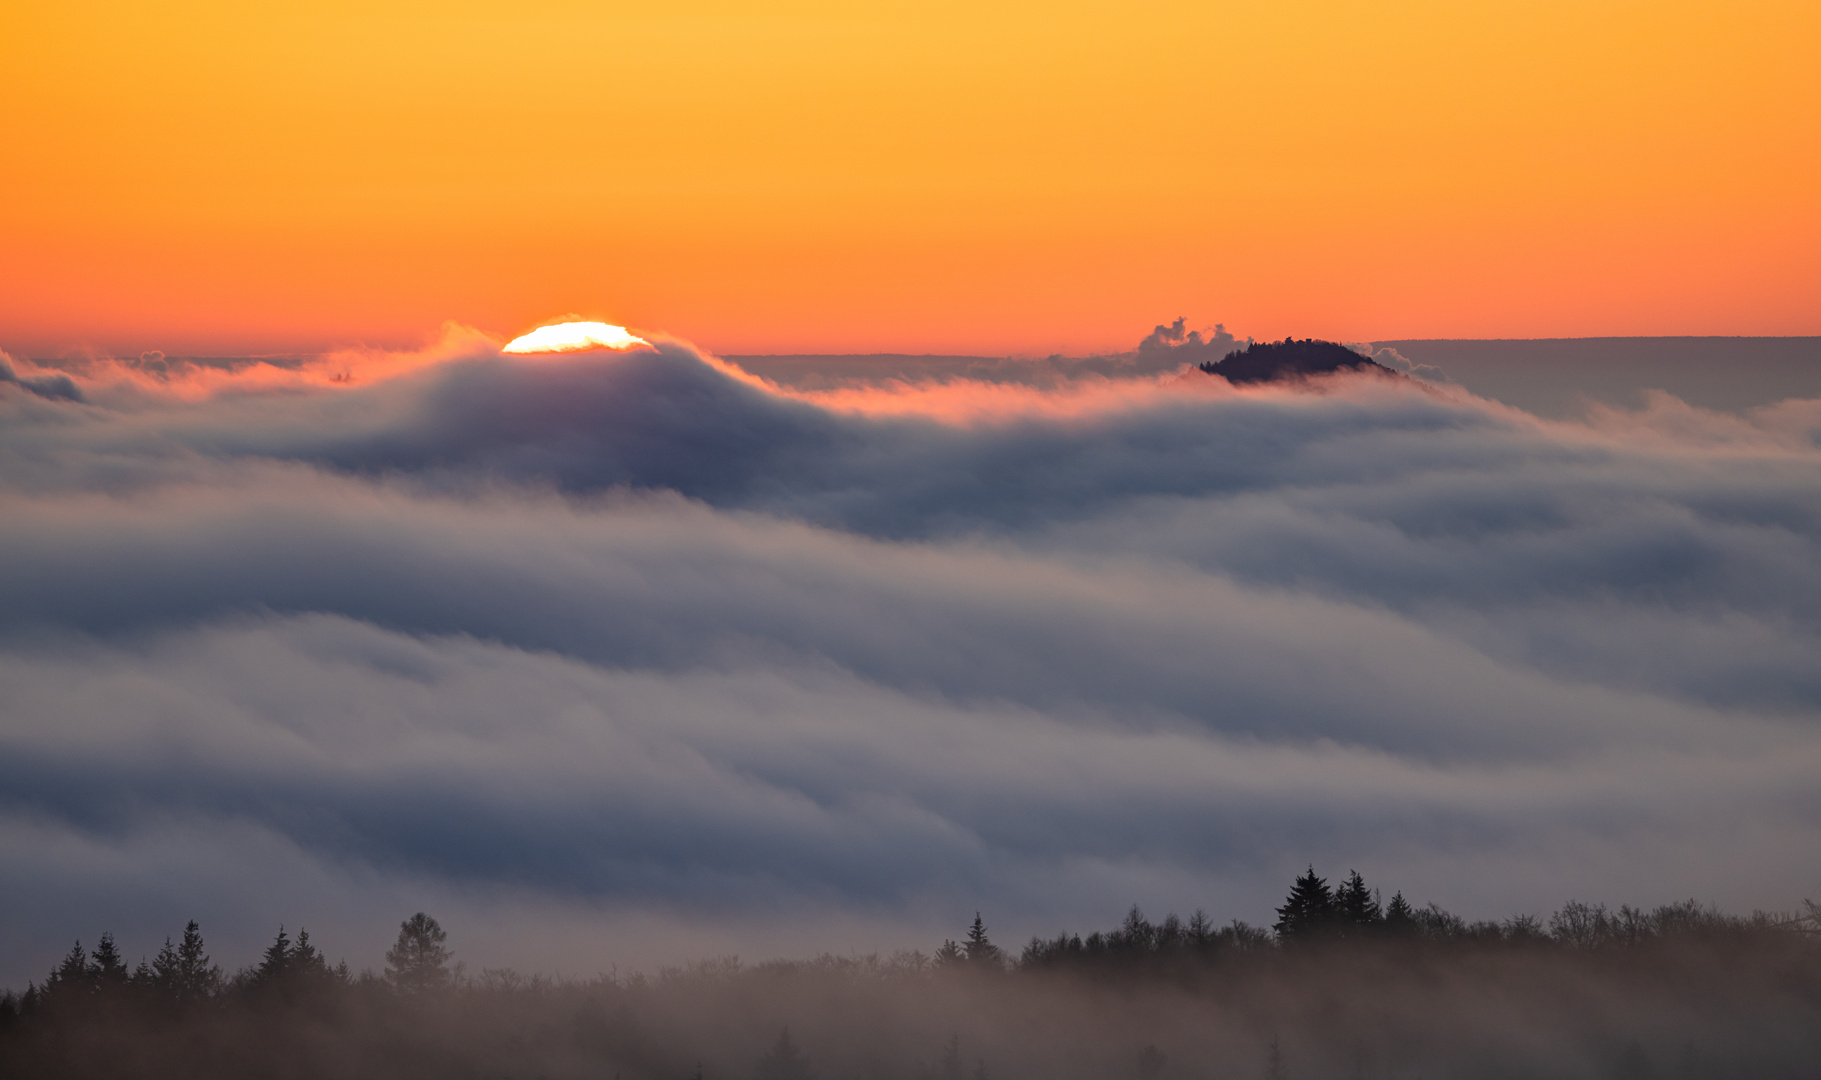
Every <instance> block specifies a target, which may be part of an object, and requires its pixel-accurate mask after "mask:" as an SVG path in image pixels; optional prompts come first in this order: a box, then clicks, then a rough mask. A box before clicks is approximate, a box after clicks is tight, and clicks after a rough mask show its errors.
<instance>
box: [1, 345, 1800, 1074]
mask: <svg viewBox="0 0 1821 1080" xmlns="http://www.w3.org/2000/svg"><path fill="white" fill-rule="evenodd" d="M651 337H652V344H651V345H650V346H649V347H642V348H636V349H633V350H631V351H628V352H625V353H601V352H594V353H578V354H573V355H549V356H531V357H520V356H512V355H507V354H503V353H502V352H501V351H500V349H499V346H498V344H497V343H496V342H493V341H492V340H490V339H487V338H485V337H484V336H482V335H479V334H476V333H472V332H468V331H464V330H461V329H460V328H454V329H451V330H450V332H449V333H448V334H447V335H446V336H445V337H444V338H443V339H442V340H440V341H438V342H436V343H433V344H432V345H430V346H427V347H426V348H424V349H423V350H419V351H415V352H407V353H389V352H381V351H375V350H350V351H348V352H345V353H336V354H327V355H324V356H320V357H308V358H301V359H300V358H281V359H279V360H276V361H274V362H266V361H263V360H260V359H258V358H243V359H240V360H232V361H229V360H221V361H218V362H208V363H204V362H198V361H190V360H183V359H180V358H172V357H165V356H162V355H153V354H146V355H143V356H140V357H123V358H115V357H104V356H85V357H80V358H76V359H66V360H61V361H58V362H56V363H51V362H48V361H47V362H44V363H37V362H34V361H31V360H27V359H24V358H19V357H8V358H4V364H5V366H4V368H0V466H3V467H0V911H4V912H5V913H6V919H5V929H4V931H3V932H0V987H6V988H10V990H9V991H8V995H9V996H8V997H7V998H6V1003H5V1007H4V1010H0V1012H3V1013H4V1017H5V1022H6V1024H7V1027H6V1031H5V1034H4V1035H0V1044H3V1045H4V1047H5V1049H4V1053H5V1054H6V1055H9V1056H8V1057H7V1058H6V1059H5V1060H6V1061H7V1062H9V1063H10V1064H8V1065H7V1066H6V1068H8V1069H11V1070H13V1071H14V1072H16V1073H17V1074H18V1075H45V1076H52V1075H60V1076H78V1075H147V1076H154V1075H166V1074H170V1075H176V1074H179V1073H181V1074H183V1075H194V1076H205V1075H270V1076H306V1075H350V1076H352V1075H381V1074H385V1075H394V1076H397V1075H426V1076H427V1075H464V1076H467V1075H472V1076H489V1077H495V1076H514V1077H525V1076H539V1075H543V1076H550V1077H557V1076H604V1075H613V1074H619V1075H621V1076H623V1077H625V1078H626V1080H632V1078H633V1077H645V1076H650V1077H666V1076H675V1077H678V1078H684V1077H689V1076H695V1075H698V1071H699V1075H700V1076H702V1077H703V1078H704V1080H706V1078H708V1077H753V1076H756V1077H757V1078H758V1080H809V1078H815V1080H835V1078H837V1077H843V1076H850V1075H851V1076H857V1077H881V1078H884V1077H905V1078H923V1077H935V1076H942V1077H949V1076H959V1075H966V1076H970V1077H1001V1076H1002V1077H1022V1076H1038V1075H1050V1076H1083V1077H1087V1076H1099V1077H1108V1076H1111V1077H1132V1078H1136V1080H1164V1078H1174V1077H1184V1078H1187V1077H1202V1076H1208V1077H1213V1076H1260V1075H1263V1076H1309V1077H1313V1076H1335V1077H1340V1076H1355V1075H1358V1076H1416V1075H1424V1076H1438V1075H1462V1076H1587V1077H1596V1076H1598V1077H1605V1076H1615V1077H1616V1076H1625V1077H1634V1076H1690V1077H1696V1076H1701V1077H1705V1076H1753V1077H1757V1076H1783V1075H1789V1076H1796V1075H1804V1074H1803V1073H1802V1072H1801V1069H1803V1068H1805V1067H1806V1065H1805V1063H1806V1062H1812V1061H1813V1060H1816V1054H1815V1051H1816V1050H1817V1049H1818V1048H1817V1047H1816V1046H1815V1045H1814V1042H1815V1036H1814V1035H1813V1034H1812V1032H1814V1031H1816V1030H1821V1024H1816V1023H1815V1020H1816V1019H1817V1017H1816V1016H1815V1011H1816V1008H1817V1003H1818V1002H1821V988H1818V987H1817V984H1816V982H1815V978H1816V976H1815V972H1816V970H1817V968H1816V965H1815V956H1814V952H1813V949H1814V937H1813V933H1812V930H1813V925H1814V924H1813V921H1812V918H1813V915H1812V911H1811V909H1808V908H1805V907H1804V906H1803V903H1804V900H1805V899H1807V898H1813V897H1816V896H1817V895H1821V882H1817V880H1816V877H1815V868H1816V867H1817V866H1821V802H1818V801H1817V799H1816V795H1815V792H1816V787H1815V784H1814V777H1815V776H1817V775H1821V727H1818V726H1817V721H1818V720H1821V669H1817V666H1816V665H1815V663H1814V657H1816V656H1817V655H1821V617H1818V613H1821V400H1817V399H1812V398H1801V397H1788V398H1784V399H1780V400H1776V401H1774V402H1770V403H1766V404H1759V405H1752V406H1747V407H1739V408H1735V409H1732V410H1731V411H1717V410H1712V409H1707V408H1702V407H1700V406H1698V405H1693V404H1690V403H1688V402H1686V401H1683V400H1681V399H1679V398H1676V397H1673V396H1671V395H1669V394H1667V393H1660V392H1659V393H1651V394H1645V395H1642V396H1640V397H1639V398H1638V399H1637V401H1636V402H1635V403H1634V404H1632V405H1629V406H1617V405H1610V404H1601V403H1598V402H1594V403H1591V404H1589V405H1588V406H1587V407H1586V408H1585V409H1583V410H1581V411H1580V413H1578V414H1577V415H1576V416H1574V417H1571V418H1564V417H1560V416H1557V417H1544V416H1539V415H1536V414H1535V413H1531V412H1526V411H1523V410H1521V409H1518V408H1514V407H1511V406H1510V405H1508V404H1505V403H1501V402H1499V401H1495V400H1490V399H1488V398H1486V397H1482V396H1479V395H1477V394H1476V393H1474V392H1473V390H1471V389H1470V388H1469V387H1468V386H1466V385H1463V383H1462V382H1461V381H1460V380H1458V379H1455V378H1453V377H1451V376H1450V375H1449V373H1448V372H1447V370H1446V369H1445V368H1444V367H1440V366H1437V365H1435V364H1429V363H1427V362H1426V361H1425V360H1424V359H1423V358H1422V357H1421V356H1420V355H1417V354H1415V353H1414V352H1413V353H1412V354H1411V355H1409V356H1406V355H1405V354H1404V353H1402V352H1400V351H1399V350H1398V349H1397V348H1391V347H1377V348H1374V347H1371V346H1362V347H1357V348H1350V347H1343V346H1339V345H1334V344H1331V343H1322V342H1315V341H1312V340H1310V339H1307V338H1303V339H1285V340H1284V341H1282V342H1252V341H1249V340H1243V339H1239V338H1236V337H1235V335H1234V334H1232V333H1230V332H1228V331H1227V330H1226V329H1225V328H1224V327H1213V328H1208V329H1205V330H1196V329H1191V328H1190V327H1189V326H1188V325H1187V323H1186V321H1184V320H1178V321H1176V322H1175V323H1167V324H1164V325H1161V326H1158V327H1157V328H1156V329H1155V330H1154V331H1153V332H1152V333H1151V334H1150V335H1149V336H1148V337H1146V338H1145V339H1144V340H1143V342H1142V343H1141V344H1140V345H1139V346H1138V347H1137V348H1135V349H1133V350H1132V351H1130V352H1127V353H1121V354H1117V355H1113V356H1101V357H1051V358H1045V359H1015V360H1014V359H993V358H988V359H985V360H979V361H976V360H971V359H963V360H960V361H956V362H954V363H953V364H951V365H950V366H949V367H946V368H944V367H941V366H940V365H938V366H937V369H935V370H932V369H931V368H930V366H929V365H928V364H923V363H922V362H920V361H919V362H916V363H913V362H912V360H914V359H915V358H906V359H905V362H904V363H902V364H899V365H898V366H896V367H892V366H889V365H887V366H883V367H873V368H867V367H864V366H863V365H858V364H857V362H856V364H850V365H848V366H847V367H842V366H841V365H839V364H836V365H834V366H833V367H825V368H822V369H816V370H813V371H812V370H809V369H808V368H807V367H804V366H803V365H799V369H800V370H798V371H797V373H796V375H795V376H791V377H789V378H786V377H785V374H787V373H780V371H779V370H774V371H773V374H775V375H778V377H777V378H775V379H773V378H769V377H765V366H764V365H763V364H759V363H754V364H753V365H752V367H753V370H747V369H744V368H742V367H740V366H738V365H735V364H732V363H729V362H727V361H725V360H723V359H721V358H718V357H715V356H713V355H712V354H710V353H708V352H706V351H705V350H702V349H699V348H697V347H695V346H693V345H691V344H689V343H687V342H683V341H678V340H673V339H668V338H663V337H661V336H658V335H655V334H654V335H651ZM776 367H778V368H782V367H789V365H788V364H782V363H781V364H780V365H777V366H776ZM1311 865H1313V866H1318V867H1331V868H1334V867H1345V866H1353V865H1358V866H1360V867H1362V868H1367V869H1369V870H1370V871H1371V873H1372V875H1373V881H1374V882H1375V883H1377V882H1383V883H1384V886H1385V889H1386V890H1388V891H1389V892H1390V895H1384V893H1383V892H1382V891H1380V890H1379V889H1376V888H1374V889H1370V890H1366V889H1364V887H1363V884H1362V885H1361V887H1360V888H1352V887H1351V886H1352V885H1353V884H1354V883H1356V882H1358V881H1359V879H1357V878H1354V877H1349V876H1342V875H1339V873H1338V871H1337V870H1336V871H1331V873H1333V874H1334V877H1333V878H1332V880H1324V881H1322V882H1320V883H1319V884H1320V888H1316V884H1315V878H1314V876H1313V873H1314V872H1313V871H1312V870H1310V869H1309V868H1310V866H1311ZM1305 874H1308V875H1310V877H1309V878H1308V879H1307V880H1300V879H1302V877H1303V875H1305ZM1299 880H1300V883H1299V884H1298V885H1297V886H1295V890H1300V892H1298V891H1294V890H1293V891H1292V893H1291V895H1290V896H1289V897H1288V898H1286V892H1285V890H1286V888H1289V887H1290V886H1289V884H1288V883H1290V882H1293V881H1299ZM1322 889H1327V890H1329V891H1328V892H1327V893H1326V899H1323V898H1322V896H1320V895H1316V896H1314V897H1313V898H1311V896H1310V895H1309V894H1310V891H1311V890H1314V892H1315V893H1318V894H1319V893H1321V890H1322ZM1336 890H1339V891H1336ZM1299 895H1300V896H1302V901H1298V900H1297V899H1296V898H1297V896H1299ZM1569 897H1591V898H1604V899H1606V900H1608V901H1609V902H1610V903H1611V904H1613V905H1615V906H1613V907H1610V908H1608V907H1602V906H1599V905H1598V904H1592V903H1591V902H1590V903H1589V904H1579V903H1572V902H1568V901H1567V899H1566V898H1569ZM1689 897H1695V898H1699V903H1695V902H1692V901H1688V900H1687V898H1689ZM1303 901H1307V902H1306V903H1304V902H1303ZM1299 904H1300V905H1301V906H1298V905H1299ZM1710 904H1711V905H1713V906H1709V905H1710ZM1134 905H1136V908H1134ZM1349 905H1351V906H1349ZM1197 906H1200V907H1202V908H1205V909H1206V910H1207V911H1209V912H1212V913H1214V914H1213V915H1210V916H1203V915H1198V914H1197V913H1196V911H1195V908H1196V907H1197ZM1286 906H1288V907H1289V908H1291V911H1290V913H1289V914H1286V913H1285V911H1284V910H1282V909H1284V908H1285V907H1286ZM1172 909H1175V910H1177V911H1178V912H1184V911H1186V912H1187V913H1186V914H1181V915H1180V916H1179V917H1163V918H1155V917H1154V916H1155V913H1157V912H1165V913H1167V912H1169V911H1171V910H1172ZM412 912H429V913H433V914H434V915H435V920H434V922H433V923H431V924H430V925H433V926H434V927H435V928H436V933H445V932H446V933H447V935H448V936H447V939H446V943H443V939H436V940H434V941H432V940H431V939H432V938H434V937H435V935H433V934H429V929H428V928H427V927H426V926H425V925H424V924H419V925H418V930H417V933H418V935H419V936H418V937H416V938H411V939H410V941H407V940H405V939H403V938H395V933H396V932H399V931H400V928H399V927H398V920H399V919H400V918H402V917H404V916H405V915H407V914H410V913H412ZM1145 912H1150V913H1153V917H1147V916H1146V915H1145V914H1143V913H1145ZM1298 912H1301V913H1302V914H1303V915H1307V925H1306V926H1305V925H1304V923H1303V922H1299V919H1301V918H1302V915H1299V914H1298ZM1728 912H1731V913H1734V914H1726V913H1728ZM1752 912H1756V913H1758V914H1747V913H1752ZM976 913H979V915H980V916H981V918H982V919H983V920H984V921H983V922H982V923H980V924H978V927H977V930H978V934H977V935H976V937H973V938H970V937H968V936H967V931H968V928H969V927H970V924H971V923H972V921H973V920H974V918H975V916H976ZM1450 913H1457V914H1450ZM1778 913H1782V914H1778ZM426 918H428V916H426ZM192 920H193V921H194V923H195V926H196V929H195V931H193V932H194V933H195V934H196V935H198V936H197V937H196V940H195V941H193V942H189V943H188V944H186V941H187V939H186V937H185V934H186V932H188V931H186V930H185V928H186V926H188V925H189V924H190V923H191V921H192ZM281 926H283V927H287V928H289V929H287V930H286V931H284V936H282V937H279V938H276V939H275V938H274V933H275V931H277V930H278V928H279V927H281ZM305 928H307V933H308V937H307V938H306V937H305ZM1095 928H1098V930H1096V929H1095ZM406 929H408V928H406ZM203 931H206V933H207V938H206V942H205V941H204V940H203V939H202V938H201V936H200V935H201V934H202V932H203ZM103 932H106V933H107V935H108V936H107V937H106V938H105V939H104V938H102V937H100V936H98V935H100V934H102V933H103ZM1059 933H1060V936H1058V935H1059ZM426 934H428V935H429V937H425V936H423V935H426ZM167 937H168V938H169V941H170V944H169V947H168V949H166V948H165V947H164V946H163V945H161V943H163V942H165V941H166V939H167ZM948 939H954V944H953V945H952V946H949V945H946V944H945V942H947V941H948ZM412 941H415V942H416V944H414V945H413V944H411V942H412ZM426 941H428V942H429V944H428V945H426V944H425V942H426ZM72 943H76V944H75V947H72ZM407 946H409V948H410V949H415V950H416V952H415V953H414V954H413V955H418V956H419V957H420V959H421V958H422V957H426V956H427V957H429V958H430V960H432V961H435V962H434V963H428V961H426V963H428V966H427V967H426V966H424V964H423V963H418V964H417V965H416V966H413V964H412V963H407V964H405V965H404V966H403V967H401V966H399V964H397V963H392V962H391V961H392V960H396V959H397V957H390V958H389V957H388V954H389V953H391V952H394V951H396V950H398V949H400V948H406V947H407ZM439 948H447V949H449V950H451V953H450V955H448V956H442V955H441V954H439V953H438V952H437V949H439ZM401 955H402V954H401ZM735 956H737V957H740V958H743V959H742V960H740V961H738V962H735V961H734V960H732V959H716V958H717V957H724V958H731V957H735ZM186 957H187V959H186ZM205 957H206V958H212V959H205ZM444 961H446V963H445V962H444ZM457 963H459V964H461V965H463V966H461V967H460V968H459V969H458V968H457V967H456V966H455V965H456V964H457ZM413 971H415V972H416V973H417V974H416V975H412V974H411V973H412V972H413ZM641 973H642V974H641ZM414 980H415V981H414ZM786 1029H788V1032H789V1037H788V1039H786V1038H785V1037H784V1032H785V1030H786ZM1273 1046H1275V1051H1273Z"/></svg>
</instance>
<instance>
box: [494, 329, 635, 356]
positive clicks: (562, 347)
mask: <svg viewBox="0 0 1821 1080" xmlns="http://www.w3.org/2000/svg"><path fill="white" fill-rule="evenodd" d="M649 344H651V343H650V342H649V341H646V340H645V339H644V338H642V337H636V336H634V335H632V334H628V333H627V332H626V328H625V327H623V326H614V325H613V324H611V323H603V322H566V323H556V324H554V325H551V326H540V327H538V328H537V329H536V330H533V331H531V332H530V333H529V334H526V335H524V336H523V337H516V338H513V339H512V341H511V342H510V343H508V344H507V345H506V347H505V348H504V349H501V350H500V351H501V352H509V353H564V352H582V351H584V350H586V349H630V348H632V347H633V346H635V345H649Z"/></svg>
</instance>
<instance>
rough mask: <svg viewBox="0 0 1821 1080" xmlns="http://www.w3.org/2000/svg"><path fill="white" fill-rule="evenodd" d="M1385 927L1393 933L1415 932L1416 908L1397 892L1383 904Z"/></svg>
mask: <svg viewBox="0 0 1821 1080" xmlns="http://www.w3.org/2000/svg"><path fill="white" fill-rule="evenodd" d="M1385 929H1386V930H1387V931H1388V932H1390V933H1393V934H1412V933H1415V932H1416V909H1415V908H1413V907H1411V906H1410V901H1408V900H1406V899H1404V894H1403V893H1401V892H1400V893H1398V894H1397V895H1395V896H1393V897H1392V898H1391V902H1390V903H1389V904H1386V905H1385Z"/></svg>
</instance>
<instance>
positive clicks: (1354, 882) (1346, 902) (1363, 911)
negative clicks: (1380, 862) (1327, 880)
mask: <svg viewBox="0 0 1821 1080" xmlns="http://www.w3.org/2000/svg"><path fill="white" fill-rule="evenodd" d="M1334 909H1335V910H1334V914H1335V921H1336V922H1337V923H1339V924H1340V929H1341V931H1342V932H1343V933H1346V934H1349V935H1353V936H1359V935H1362V934H1365V933H1369V932H1371V931H1372V930H1375V929H1377V928H1378V925H1379V924H1380V923H1382V922H1384V921H1385V913H1384V911H1383V909H1381V908H1380V907H1379V904H1378V897H1376V896H1374V895H1372V890H1371V889H1368V888H1366V879H1365V878H1362V877H1360V876H1359V871H1358V870H1349V871H1348V872H1347V880H1346V881H1343V882H1341V885H1340V888H1338V889H1336V890H1334Z"/></svg>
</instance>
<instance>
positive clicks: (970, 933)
mask: <svg viewBox="0 0 1821 1080" xmlns="http://www.w3.org/2000/svg"><path fill="white" fill-rule="evenodd" d="M961 953H962V955H963V956H964V957H965V958H966V959H967V963H968V966H969V967H982V968H983V967H990V968H993V969H995V970H997V969H998V968H1000V967H1001V966H1002V964H1003V957H1004V953H1003V952H1002V951H1001V950H1000V948H999V946H997V945H995V944H993V943H992V942H991V941H988V940H987V937H986V922H985V921H984V920H982V919H981V918H980V913H979V912H978V911H976V912H974V925H972V926H970V927H968V929H967V942H966V943H965V944H963V945H962V946H961Z"/></svg>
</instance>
